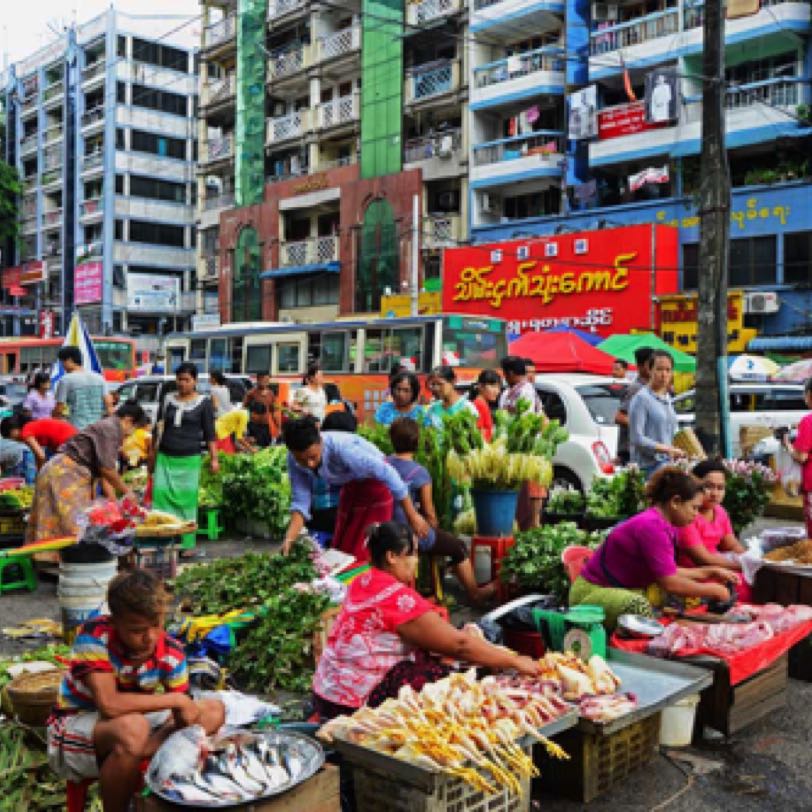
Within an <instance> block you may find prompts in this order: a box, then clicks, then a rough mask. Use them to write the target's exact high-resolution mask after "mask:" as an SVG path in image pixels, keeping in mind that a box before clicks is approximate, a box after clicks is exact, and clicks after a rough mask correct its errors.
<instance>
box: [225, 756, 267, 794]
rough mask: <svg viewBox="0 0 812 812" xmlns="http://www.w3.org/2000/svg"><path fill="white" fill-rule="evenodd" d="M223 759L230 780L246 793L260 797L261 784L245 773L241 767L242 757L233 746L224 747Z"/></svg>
mask: <svg viewBox="0 0 812 812" xmlns="http://www.w3.org/2000/svg"><path fill="white" fill-rule="evenodd" d="M225 757H226V761H227V763H228V771H229V773H230V775H231V780H232V781H234V782H235V783H236V784H239V786H241V787H242V788H243V789H245V790H247V791H248V792H252V793H253V794H254V795H260V794H261V793H262V791H263V784H261V783H259V782H258V781H255V780H254V779H253V778H251V777H250V776H249V775H248V773H246V771H245V768H244V767H243V765H242V756H241V754H240V751H239V750H238V749H237V746H236V745H235V744H229V745H227V746H226V752H225Z"/></svg>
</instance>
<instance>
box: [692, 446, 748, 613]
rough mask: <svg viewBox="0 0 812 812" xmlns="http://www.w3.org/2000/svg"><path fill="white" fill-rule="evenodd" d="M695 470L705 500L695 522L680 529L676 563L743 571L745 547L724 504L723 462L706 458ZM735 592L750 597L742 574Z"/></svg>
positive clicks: (742, 596)
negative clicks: (740, 562) (742, 560)
mask: <svg viewBox="0 0 812 812" xmlns="http://www.w3.org/2000/svg"><path fill="white" fill-rule="evenodd" d="M692 473H693V475H694V476H695V477H696V478H697V479H699V480H701V481H702V484H703V486H704V501H703V502H702V507H701V508H700V509H699V512H698V513H697V516H696V518H695V519H694V520H693V522H691V524H689V525H687V526H686V527H682V528H680V530H679V536H678V541H677V565H678V566H680V567H706V566H717V567H724V568H725V569H729V570H741V565H740V564H739V560H738V559H739V555H741V554H742V553H744V552H746V549H745V548H744V546H743V545H742V544H741V543H740V542H739V540H738V539H737V538H736V535H735V533H734V532H733V526H732V525H731V523H730V517H729V516H728V515H727V511H726V510H725V509H724V508H723V507H722V500H723V499H724V498H725V484H726V481H727V473H726V471H725V466H724V464H723V463H722V462H720V461H718V460H703V461H702V462H699V463H697V464H696V465H695V466H694V468H693V471H692ZM736 591H737V595H738V598H739V600H743V601H745V602H747V601H748V600H749V599H750V587H749V586H748V585H747V583H746V582H745V580H744V578H743V577H742V575H741V574H739V582H738V583H737V584H736Z"/></svg>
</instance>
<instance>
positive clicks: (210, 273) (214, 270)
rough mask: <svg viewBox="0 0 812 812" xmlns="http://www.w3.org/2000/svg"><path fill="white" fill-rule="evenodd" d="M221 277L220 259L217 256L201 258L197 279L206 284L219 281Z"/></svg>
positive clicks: (198, 264)
mask: <svg viewBox="0 0 812 812" xmlns="http://www.w3.org/2000/svg"><path fill="white" fill-rule="evenodd" d="M219 275H220V258H219V257H217V256H211V257H200V259H199V260H198V263H197V278H198V280H201V281H203V282H206V283H211V282H215V281H217V277H218V276H219Z"/></svg>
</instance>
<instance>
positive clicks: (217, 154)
mask: <svg viewBox="0 0 812 812" xmlns="http://www.w3.org/2000/svg"><path fill="white" fill-rule="evenodd" d="M206 146H207V150H206V156H207V160H208V161H209V162H211V161H222V160H225V159H226V158H230V157H231V156H232V155H233V154H234V136H233V135H223V136H221V137H220V138H209V140H208V142H207V144H206Z"/></svg>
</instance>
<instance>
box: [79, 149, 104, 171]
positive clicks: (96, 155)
mask: <svg viewBox="0 0 812 812" xmlns="http://www.w3.org/2000/svg"><path fill="white" fill-rule="evenodd" d="M103 163H104V151H103V150H100V149H98V150H96V151H95V152H90V153H88V154H87V155H85V157H84V158H82V170H83V171H85V170H88V169H93V168H94V167H97V166H101V165H102V164H103Z"/></svg>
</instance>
